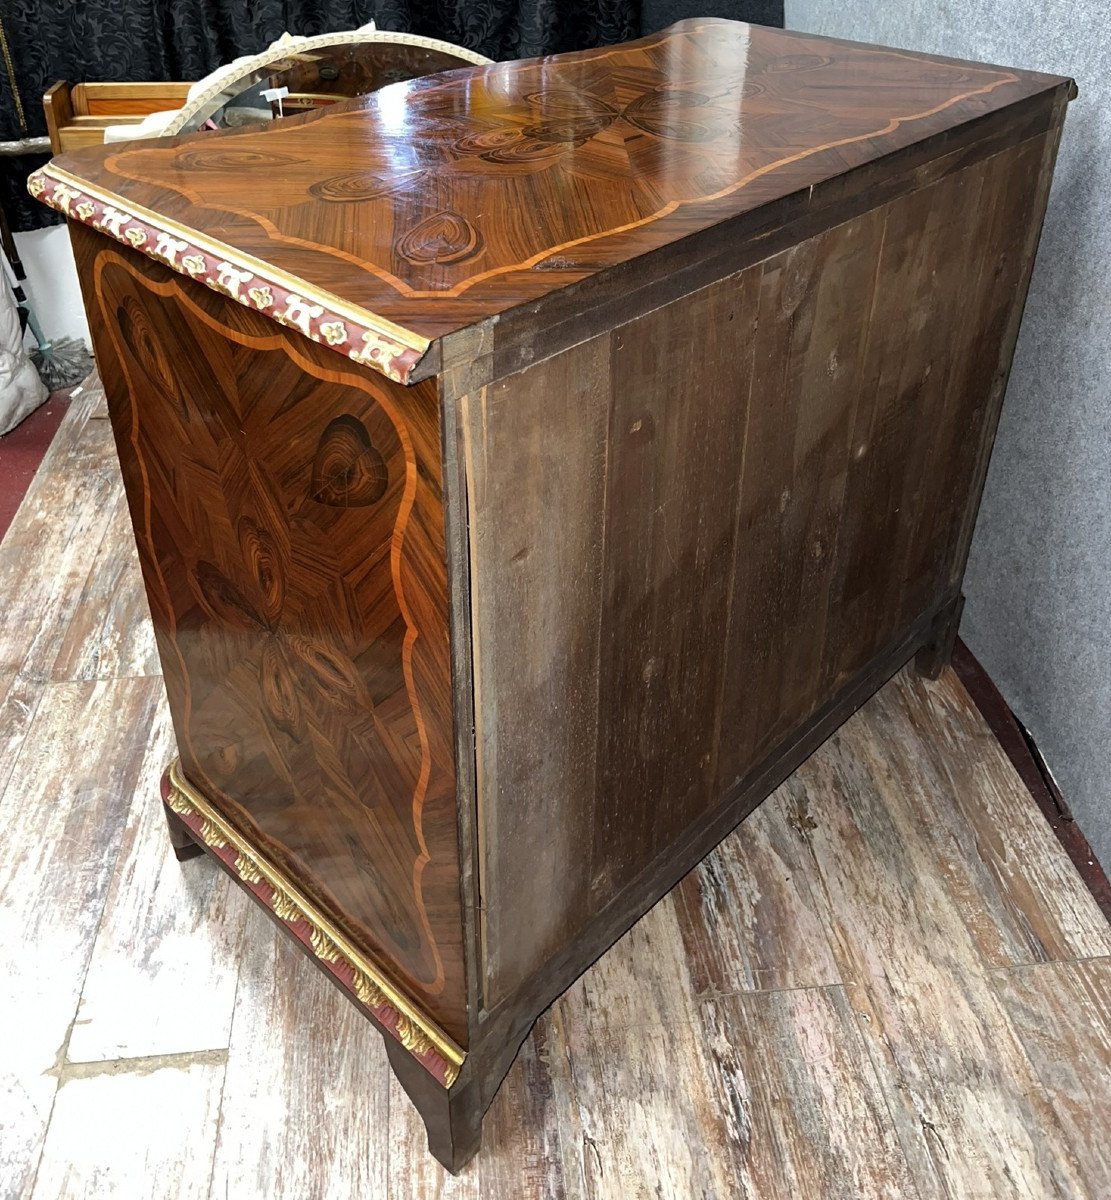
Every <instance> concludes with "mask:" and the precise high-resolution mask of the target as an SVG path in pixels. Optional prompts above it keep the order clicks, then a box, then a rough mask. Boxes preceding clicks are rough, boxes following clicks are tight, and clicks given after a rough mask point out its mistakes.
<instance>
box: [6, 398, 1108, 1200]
mask: <svg viewBox="0 0 1111 1200" xmlns="http://www.w3.org/2000/svg"><path fill="white" fill-rule="evenodd" d="M100 403H101V402H100V399H99V397H98V395H97V393H96V392H95V391H94V390H91V389H86V390H85V391H84V392H83V393H82V394H81V395H79V396H78V397H77V398H76V399H75V401H74V403H73V406H72V411H71V412H70V414H69V416H68V417H67V419H66V421H65V423H64V425H63V427H62V430H61V432H60V434H59V437H58V439H57V440H56V441H55V444H54V446H53V447H52V449H51V451H50V454H49V456H48V458H47V460H46V462H45V463H44V464H43V468H42V470H41V471H40V473H39V475H38V477H37V479H36V481H35V483H34V485H33V486H32V489H31V491H30V492H29V494H28V496H27V499H26V500H25V502H24V504H23V506H22V508H21V509H20V511H19V513H18V515H17V517H16V519H15V522H14V524H13V526H12V529H11V531H10V533H9V536H8V537H7V539H6V540H5V541H4V542H3V543H2V544H0V816H2V820H0V842H2V845H0V1028H2V1030H3V1043H2V1049H0V1126H2V1129H0V1195H3V1196H4V1197H9V1196H31V1197H34V1198H35V1200H55V1198H57V1197H82V1198H85V1197H101V1196H113V1197H122V1198H126V1200H150V1198H153V1197H167V1198H173V1200H178V1198H185V1197H212V1198H214V1200H250V1198H254V1197H259V1198H265V1200H282V1198H289V1200H317V1198H324V1197H328V1198H332V1197H334V1198H336V1200H352V1198H363V1197H372V1198H378V1197H390V1198H391V1200H406V1198H409V1197H419V1198H424V1197H471V1198H474V1200H500V1198H503V1197H504V1198H512V1200H531V1198H533V1197H537V1198H541V1197H542V1198H545V1200H547V1198H562V1197H576V1198H578V1197H583V1198H585V1197H591V1198H597V1200H602V1198H606V1200H610V1198H613V1200H618V1198H620V1200H631V1198H635V1197H677V1198H680V1200H688V1198H692V1197H698V1198H702V1197H759V1198H761V1200H797V1198H800V1197H823V1198H824V1197H831V1198H834V1200H855V1198H857V1197H882V1198H883V1200H893V1198H894V1200H898V1198H901V1197H921V1198H923V1200H925V1198H927V1197H1006V1198H1007V1200H1011V1198H1012V1197H1043V1196H1054V1197H1092V1198H1093V1200H1104V1198H1106V1197H1111V1150H1109V1146H1111V930H1109V928H1108V926H1107V924H1106V923H1105V921H1104V920H1103V919H1102V917H1101V916H1100V914H1099V911H1098V910H1097V908H1096V906H1095V904H1094V902H1093V901H1092V899H1091V897H1090V896H1089V894H1088V893H1087V892H1086V891H1085V889H1084V887H1083V885H1082V884H1081V881H1080V879H1079V878H1078V876H1077V874H1076V872H1075V871H1074V869H1073V867H1072V865H1071V863H1070V862H1069V861H1068V859H1067V858H1066V857H1065V855H1064V853H1063V852H1062V850H1061V849H1060V847H1059V846H1058V843H1057V842H1056V840H1055V839H1054V837H1053V836H1052V834H1051V832H1050V830H1049V828H1048V826H1047V825H1046V823H1045V821H1044V819H1043V818H1042V816H1041V814H1040V813H1039V812H1038V810H1037V809H1036V808H1035V806H1034V804H1033V802H1032V801H1031V800H1030V798H1029V796H1028V794H1027V793H1026V791H1025V790H1024V788H1023V786H1022V785H1021V783H1020V782H1019V780H1018V778H1017V776H1016V775H1015V773H1014V771H1013V770H1012V768H1011V766H1010V764H1009V762H1008V761H1007V760H1006V758H1005V757H1004V756H1003V755H1002V753H1001V752H1000V750H999V749H998V747H997V745H996V743H995V741H994V739H993V738H992V736H991V735H990V733H989V732H988V730H987V728H986V726H985V725H984V723H983V721H982V720H981V719H980V717H979V715H978V714H977V712H976V711H975V709H974V708H973V707H972V705H971V704H970V702H969V700H968V697H967V696H966V694H965V692H964V690H963V689H962V687H961V685H960V684H959V683H958V682H957V680H956V678H955V676H954V675H953V674H952V673H951V672H947V673H946V675H945V676H944V678H943V679H942V680H941V681H940V682H939V683H937V684H925V683H923V682H922V681H920V680H918V679H916V678H915V677H914V676H913V675H910V674H903V675H902V676H899V677H897V678H896V679H895V680H894V681H892V683H890V684H889V685H888V686H887V687H886V688H885V689H884V690H883V691H882V692H881V693H880V694H879V695H878V696H877V697H876V698H875V699H874V700H873V701H872V702H871V703H870V704H868V705H867V706H866V707H865V708H864V709H863V710H862V711H861V712H860V713H859V714H858V715H857V716H856V717H855V718H854V719H853V720H852V721H850V722H849V723H848V725H846V726H845V727H844V728H843V729H842V730H841V731H840V732H839V733H838V734H837V735H835V736H834V737H833V738H832V739H831V740H830V741H829V742H828V743H827V745H826V746H825V747H823V749H822V750H821V751H819V752H818V753H817V754H816V755H814V757H813V758H812V759H811V760H810V761H809V762H808V763H807V764H806V765H805V766H804V767H803V768H802V770H800V771H799V772H798V774H797V775H796V776H794V777H793V778H792V779H791V780H790V781H789V782H788V783H787V784H786V785H784V787H782V788H781V789H780V790H779V792H777V793H776V794H775V795H774V796H773V797H772V798H771V799H769V800H768V801H767V803H766V804H765V805H764V806H763V808H762V809H761V810H760V811H759V812H757V813H756V815H755V816H753V817H752V818H750V819H749V820H748V821H747V822H746V823H745V824H744V825H743V826H742V827H741V829H740V830H738V831H737V832H736V833H734V834H733V835H732V836H731V837H730V838H729V839H727V841H726V842H725V843H724V845H722V846H721V847H720V848H719V850H718V851H717V852H715V853H714V854H713V855H711V856H710V857H709V858H708V859H707V860H706V862H705V863H703V865H702V866H701V867H700V868H699V869H698V870H697V871H695V872H694V873H693V874H692V875H690V876H689V877H688V878H687V879H686V880H685V881H684V882H683V883H682V884H681V885H680V886H679V888H677V889H676V891H675V892H674V893H673V894H672V895H671V896H669V897H668V898H667V899H666V900H665V901H663V902H662V903H661V904H659V905H658V906H657V907H656V908H655V909H654V910H653V911H652V912H651V913H650V914H649V915H648V916H647V917H646V918H645V919H644V920H643V921H642V922H641V923H640V924H639V925H637V926H636V928H635V929H634V930H633V931H632V932H631V933H630V934H629V935H628V936H627V937H626V938H625V939H624V940H623V941H622V942H620V943H619V944H618V945H617V946H616V947H615V948H614V949H613V950H612V951H611V952H610V953H609V954H607V955H606V956H605V957H604V958H603V959H602V960H601V961H600V962H599V963H598V964H597V965H596V966H595V967H594V968H593V969H592V970H591V971H590V972H588V974H587V975H586V976H585V977H584V978H583V979H582V980H580V981H579V983H578V984H576V985H575V987H573V988H572V989H571V990H570V991H569V992H568V993H567V994H566V995H565V996H564V997H563V998H562V999H561V1000H560V1001H559V1003H558V1004H556V1005H555V1007H554V1008H553V1009H552V1010H551V1011H550V1012H549V1013H548V1014H547V1015H546V1016H545V1017H544V1018H542V1019H541V1021H540V1022H539V1024H538V1025H537V1027H536V1029H535V1031H534V1032H533V1034H532V1036H531V1037H530V1038H529V1040H528V1041H527V1042H526V1043H525V1046H524V1048H523V1050H522V1052H521V1055H520V1057H519V1059H518V1061H517V1063H516V1065H515V1066H514V1068H513V1070H512V1072H511V1074H510V1076H509V1079H508V1080H507V1082H506V1084H505V1086H504V1088H503V1089H502V1092H501V1093H500V1095H499V1097H498V1099H497V1100H496V1101H495V1103H494V1107H493V1109H492V1110H491V1113H490V1115H489V1116H488V1118H487V1121H486V1126H485V1146H484V1149H483V1151H482V1153H481V1155H480V1157H479V1158H478V1160H477V1161H476V1162H475V1163H474V1164H473V1165H472V1166H471V1167H470V1168H468V1170H467V1171H466V1172H465V1173H464V1174H463V1175H462V1176H461V1177H460V1178H458V1179H451V1178H450V1177H448V1176H446V1175H445V1174H444V1172H443V1171H442V1170H441V1168H440V1167H439V1166H438V1165H437V1164H436V1163H435V1162H434V1161H433V1160H432V1159H431V1158H430V1157H428V1155H427V1154H426V1153H425V1151H424V1144H423V1132H422V1128H421V1125H420V1123H419V1121H418V1119H417V1117H416V1115H415V1114H414V1112H413V1110H412V1109H411V1108H410V1106H409V1104H408V1102H407V1100H406V1098H405V1096H404V1094H403V1093H402V1092H401V1090H400V1089H399V1088H398V1087H397V1085H396V1084H394V1083H393V1081H392V1079H391V1077H390V1073H389V1071H388V1070H387V1066H386V1056H385V1053H384V1051H383V1048H382V1045H381V1041H380V1038H379V1036H378V1034H376V1033H375V1032H373V1031H372V1029H371V1028H370V1026H369V1025H367V1024H365V1023H364V1022H363V1020H362V1019H361V1018H360V1017H359V1016H357V1015H356V1013H355V1012H354V1010H353V1009H352V1008H350V1007H349V1006H348V1005H347V1003H346V1002H345V1001H344V999H343V998H342V997H341V996H340V995H339V994H338V993H337V992H335V991H334V990H333V989H332V988H331V987H329V986H328V985H327V983H326V982H325V981H324V980H323V978H322V977H321V975H320V974H319V973H318V972H317V971H315V970H313V969H312V967H311V966H310V965H309V964H308V963H306V962H305V961H304V960H303V959H302V958H301V956H300V955H299V954H297V953H296V952H295V951H294V950H292V949H291V948H290V947H289V946H287V945H286V944H284V943H282V942H280V941H279V938H278V933H277V931H276V930H275V929H274V927H273V926H272V925H271V924H270V922H269V921H267V920H266V918H265V917H264V916H263V915H262V914H261V913H259V912H258V911H256V910H255V909H254V908H252V907H251V906H250V904H249V902H248V901H247V900H246V899H245V898H244V897H243V896H242V895H241V894H239V893H238V892H235V891H233V890H232V887H231V885H230V883H229V881H228V879H227V878H226V877H225V876H224V875H223V874H221V873H218V871H217V869H216V868H215V866H214V865H213V864H212V863H211V862H210V861H208V860H200V861H194V862H190V863H187V864H185V865H184V866H179V865H178V863H177V862H176V861H175V860H174V858H173V857H172V855H171V854H170V851H169V843H168V841H167V839H166V835H165V831H164V828H163V819H162V813H161V805H160V804H159V803H158V798H157V792H158V777H159V775H160V773H161V771H162V769H163V767H164V766H165V764H166V762H167V760H168V759H169V758H170V757H171V756H172V754H173V739H172V735H171V731H170V727H169V723H168V720H167V714H166V708H165V704H164V702H163V698H162V689H161V684H160V681H159V678H158V665H157V662H156V660H155V656H154V653H153V647H152V638H151V634H150V630H149V627H148V620H147V615H146V610H145V606H144V602H143V600H142V597H141V591H140V584H139V577H138V567H137V565H136V562H135V558H134V549H133V546H132V543H131V537H130V532H129V529H128V524H127V516H126V511H125V508H124V502H123V497H122V492H121V485H120V481H119V477H118V473H117V469H116V466H115V461H114V452H113V449H112V443H111V437H110V433H109V430H108V423H107V421H106V420H105V418H104V414H103V411H102V409H101V408H100Z"/></svg>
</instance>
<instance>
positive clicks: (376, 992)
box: [162, 760, 466, 1088]
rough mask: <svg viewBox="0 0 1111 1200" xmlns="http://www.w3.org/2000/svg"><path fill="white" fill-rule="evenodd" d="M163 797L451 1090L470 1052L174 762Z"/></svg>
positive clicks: (431, 1073) (163, 790)
mask: <svg viewBox="0 0 1111 1200" xmlns="http://www.w3.org/2000/svg"><path fill="white" fill-rule="evenodd" d="M162 798H163V799H164V800H165V802H166V803H167V804H168V805H169V806H170V808H172V809H173V811H174V812H175V813H177V814H178V816H180V817H181V819H182V820H183V821H184V822H185V824H186V825H187V826H188V827H189V831H190V833H192V835H193V836H194V837H195V838H197V839H198V840H199V841H201V842H203V843H204V844H205V846H207V847H208V849H209V850H211V851H212V853H213V854H215V855H216V856H217V857H218V858H219V859H220V860H221V861H222V862H224V863H225V864H226V865H227V866H228V867H230V868H231V870H233V871H234V872H235V873H236V874H237V875H238V876H239V878H240V879H241V880H242V881H243V883H244V884H245V885H246V886H247V887H248V888H249V889H250V890H251V892H252V893H254V895H255V897H256V898H257V899H258V900H259V901H261V902H262V903H263V904H265V905H266V906H267V907H268V908H270V909H271V910H272V911H273V912H274V914H275V915H276V916H278V917H280V918H281V920H283V921H285V922H286V923H287V924H288V925H289V926H290V930H291V932H292V933H293V934H294V935H295V936H296V937H297V939H298V940H299V941H300V942H301V943H302V944H303V945H305V946H306V947H307V948H308V949H309V950H310V951H311V952H312V954H313V955H314V956H315V957H316V958H318V959H319V960H320V961H321V962H322V963H323V964H324V966H325V967H326V969H327V970H328V971H330V972H331V973H332V974H333V975H335V976H336V978H337V979H339V980H340V982H341V983H342V984H343V985H344V986H345V987H346V988H347V989H348V990H349V991H350V992H351V993H352V994H353V995H354V996H355V997H356V999H358V1000H359V1002H360V1003H361V1004H364V1005H365V1006H366V1007H367V1008H369V1009H370V1011H371V1012H372V1013H373V1014H374V1016H375V1017H376V1018H377V1020H378V1022H379V1024H381V1025H382V1026H383V1027H384V1028H385V1029H386V1031H387V1032H388V1033H389V1034H391V1035H392V1036H393V1037H395V1038H396V1039H397V1040H398V1041H399V1042H400V1043H401V1044H402V1045H403V1046H404V1047H405V1049H406V1050H408V1051H409V1053H410V1054H412V1055H413V1057H414V1058H415V1059H417V1061H418V1062H419V1063H420V1064H421V1066H423V1067H424V1069H425V1070H426V1071H428V1073H429V1074H430V1075H432V1076H433V1078H435V1079H437V1080H438V1081H439V1082H440V1083H442V1084H443V1085H444V1087H448V1088H449V1087H451V1085H452V1084H453V1083H454V1082H455V1080H456V1079H457V1078H458V1076H459V1068H460V1067H461V1066H462V1065H463V1060H464V1058H465V1057H466V1056H465V1054H464V1052H463V1051H462V1050H461V1049H460V1048H459V1047H458V1046H456V1044H455V1043H454V1042H453V1041H452V1040H451V1038H449V1037H448V1036H447V1034H445V1033H444V1032H443V1031H442V1030H441V1029H440V1028H439V1027H438V1026H437V1025H436V1024H435V1022H433V1021H432V1020H430V1019H429V1018H428V1017H426V1016H424V1015H423V1014H422V1013H420V1012H419V1011H418V1010H417V1008H416V1007H415V1006H414V1005H413V1004H412V1003H411V1002H410V1001H408V1000H406V999H405V997H404V996H402V995H401V994H400V993H399V992H398V991H397V990H396V988H394V987H393V985H392V984H390V982H389V981H388V980H387V979H386V978H385V976H384V975H383V974H382V973H381V972H380V971H379V970H378V969H377V968H376V967H375V966H374V964H373V963H371V962H370V961H369V959H368V958H367V957H366V955H364V954H362V953H361V952H360V951H358V950H357V949H356V948H355V947H354V946H352V945H351V943H350V942H349V941H348V940H347V938H346V937H345V936H344V935H343V934H342V933H340V931H339V930H338V929H336V927H335V926H334V925H333V924H332V922H331V921H329V920H328V918H327V917H326V916H325V915H324V914H323V913H321V912H320V910H319V909H317V907H316V906H315V905H314V904H313V903H312V902H311V901H310V900H309V899H307V897H305V896H304V895H303V894H302V893H301V892H300V890H299V889H298V888H296V887H295V886H294V885H293V884H292V883H291V882H290V881H289V880H288V879H286V878H285V876H284V875H283V874H282V872H281V871H279V870H278V869H277V868H276V867H275V866H274V865H273V864H272V863H270V862H268V861H267V860H266V859H265V857H264V856H263V855H262V854H261V853H260V852H259V851H258V850H255V849H254V848H253V847H251V846H250V844H249V843H248V842H247V841H246V839H245V838H244V837H243V836H242V835H241V834H240V833H238V832H237V831H236V830H235V829H234V828H233V827H232V826H231V825H230V824H229V823H228V821H227V820H225V818H224V817H222V816H221V815H220V813H219V812H217V810H216V809H215V808H214V807H213V806H212V804H211V803H210V802H209V801H208V800H206V799H205V797H204V796H203V795H202V794H201V793H200V792H198V791H197V789H196V788H195V787H193V785H192V784H191V783H189V781H188V780H187V779H185V777H184V776H183V775H182V773H181V764H180V763H179V762H177V761H176V760H175V761H174V762H173V763H171V764H170V767H169V770H168V771H167V772H166V774H165V776H163V780H162Z"/></svg>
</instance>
